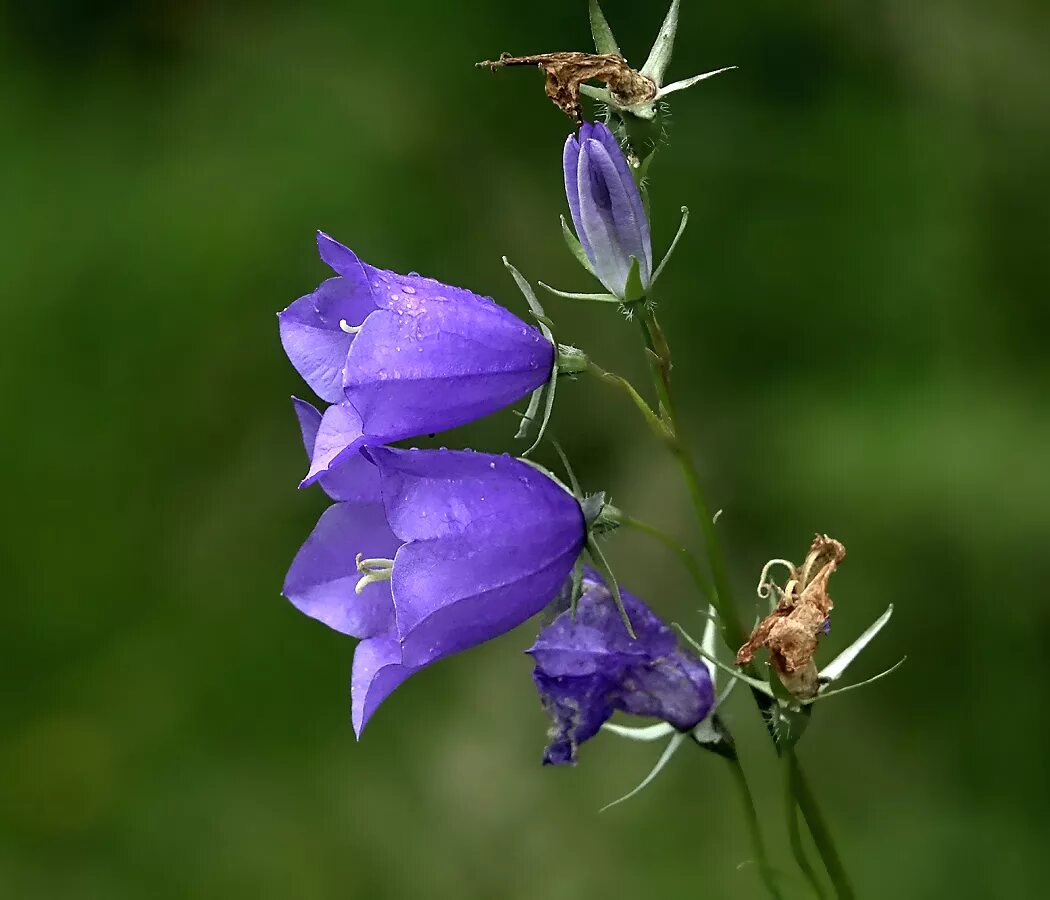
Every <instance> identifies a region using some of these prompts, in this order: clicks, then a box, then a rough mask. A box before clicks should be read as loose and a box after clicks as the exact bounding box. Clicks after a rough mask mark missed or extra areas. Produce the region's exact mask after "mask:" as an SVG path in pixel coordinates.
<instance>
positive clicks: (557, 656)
mask: <svg viewBox="0 0 1050 900" xmlns="http://www.w3.org/2000/svg"><path fill="white" fill-rule="evenodd" d="M583 586H584V592H583V594H582V596H581V597H580V600H579V603H578V605H577V608H576V618H575V620H574V619H573V617H572V615H571V613H570V612H569V611H568V610H566V611H565V612H563V613H562V614H561V615H559V616H558V617H557V618H556V619H555V620H554V621H553V622H552V623H551V624H550V625H548V626H547V627H546V628H544V629H543V631H542V632H541V633H540V635H539V637H538V638H537V640H536V643H535V645H534V646H533V647H532V648H531V649H530V650H529V653H530V654H531V655H532V657H533V659H534V661H535V663H536V668H535V671H534V672H533V681H534V682H535V684H536V688H537V690H538V691H539V693H540V698H541V700H542V701H543V704H544V707H545V708H546V709H547V711H548V713H550V715H551V718H552V719H553V728H552V731H551V743H550V745H549V746H548V749H547V755H546V756H545V758H544V762H548V763H554V764H560V763H571V762H574V761H575V757H576V749H577V747H578V746H579V745H580V744H581V743H582V742H583V741H585V740H587V739H588V738H590V737H593V736H594V734H596V733H597V731H598V728H600V726H601V725H602V723H603V722H605V721H606V720H607V719H608V718H609V717H610V716H611V715H612V713H613V711H614V710H621V711H623V712H627V713H630V714H632V715H639V716H652V717H654V718H658V719H662V720H663V721H665V722H668V723H669V724H671V725H672V726H674V727H675V728H677V729H680V730H687V729H690V728H693V727H695V726H696V724H697V723H699V722H701V721H702V720H703V719H704V718H705V717H706V716H707V715H708V713H709V712H710V711H711V709H712V708H713V706H714V687H713V685H712V683H711V675H710V673H709V671H708V669H707V667H706V666H704V664H703V663H702V662H701V661H700V660H698V659H696V658H694V657H692V656H690V655H688V654H687V653H686V652H685V651H683V650H681V649H680V648H679V647H678V646H677V641H676V639H675V636H674V632H673V631H672V630H671V629H670V628H668V626H667V625H665V624H664V623H663V622H661V621H660V619H659V618H657V616H656V615H655V614H654V613H653V612H652V610H650V609H649V608H648V607H647V606H646V605H645V604H644V603H643V602H642V601H641V600H640V599H639V598H638V597H635V596H634V595H633V594H631V593H630V592H628V591H625V590H622V589H621V595H622V597H623V603H624V607H625V609H626V610H627V614H628V615H629V616H630V619H631V623H632V625H633V627H634V629H635V632H636V634H637V638H636V639H635V640H632V639H631V638H630V637H629V636H628V635H627V633H626V629H625V628H624V626H623V622H622V620H621V619H620V615H619V613H618V611H617V609H616V607H615V605H614V603H613V602H612V598H611V596H610V595H609V591H608V588H606V587H605V585H604V584H602V583H601V582H600V581H599V580H598V579H597V577H596V575H595V573H594V572H593V571H590V570H588V571H587V572H586V573H585V576H584V582H583ZM562 599H563V602H565V597H564V594H563V598H562Z"/></svg>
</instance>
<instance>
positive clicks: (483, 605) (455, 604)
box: [393, 507, 583, 665]
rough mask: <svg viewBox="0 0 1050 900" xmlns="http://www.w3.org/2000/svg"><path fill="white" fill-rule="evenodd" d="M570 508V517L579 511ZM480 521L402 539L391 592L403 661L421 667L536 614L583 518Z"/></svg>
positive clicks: (579, 544) (571, 558) (563, 569)
mask: <svg viewBox="0 0 1050 900" xmlns="http://www.w3.org/2000/svg"><path fill="white" fill-rule="evenodd" d="M578 509H579V507H577V510H576V512H577V515H578ZM568 512H569V514H568V515H563V516H562V517H561V518H560V519H554V520H548V519H544V518H536V519H535V520H533V519H532V518H531V517H530V516H524V517H525V518H528V519H529V521H528V524H527V529H528V530H527V531H526V528H523V527H522V525H523V524H524V523H522V522H521V521H520V520H521V519H522V518H523V511H521V510H518V513H517V515H518V518H519V522H518V523H514V522H505V523H503V528H502V530H500V525H499V524H498V523H495V522H493V523H484V524H482V525H481V526H480V527H479V526H475V527H474V528H472V529H470V530H469V531H467V532H466V533H464V534H461V535H456V536H450V537H444V538H437V539H434V540H428V541H412V542H410V543H408V544H405V545H403V546H402V547H401V549H400V550H398V552H397V556H396V557H395V558H394V575H393V595H394V608H395V616H396V620H397V629H398V634H399V636H400V640H401V646H402V651H403V654H404V660H405V662H406V663H409V664H411V665H424V664H426V663H430V662H433V661H434V660H437V659H441V658H442V657H445V656H449V655H451V654H453V653H457V652H459V651H460V650H465V649H467V648H468V647H473V646H475V645H477V644H481V643H484V642H485V641H487V640H490V639H491V638H494V637H498V636H499V635H501V634H504V633H505V632H507V631H510V630H511V629H512V628H516V627H517V626H518V625H520V624H521V623H522V622H524V621H526V620H527V619H529V618H531V617H532V616H534V615H536V613H538V612H540V611H541V610H542V609H543V608H544V607H545V606H546V605H547V604H548V603H550V601H551V599H552V598H553V597H554V596H555V595H556V594H557V593H558V590H559V589H560V588H561V586H562V585H563V584H564V583H565V579H566V578H567V577H568V575H569V572H570V571H571V570H572V567H573V564H574V563H575V562H576V558H577V557H578V556H579V555H580V551H581V550H582V549H583V523H582V520H580V519H576V520H575V521H574V516H573V515H572V514H571V512H572V511H568Z"/></svg>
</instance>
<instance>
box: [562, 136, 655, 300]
mask: <svg viewBox="0 0 1050 900" xmlns="http://www.w3.org/2000/svg"><path fill="white" fill-rule="evenodd" d="M562 161H563V164H564V169H565V195H566V197H567V198H568V201H569V211H570V213H572V221H573V224H574V225H575V226H576V236H577V237H578V238H579V241H580V244H581V246H582V247H583V252H584V254H586V257H587V259H588V261H589V262H590V264H591V267H592V268H593V270H594V274H595V275H596V276H597V278H598V280H599V281H601V283H602V284H604V285H605V287H606V288H607V289H608V290H609V291H610V292H611V293H612V294H613V295H615V296H616V297H618V298H620V299H621V300H624V299H628V300H635V299H638V298H637V297H628V296H627V287H628V284H627V282H628V275H629V274H630V271H631V266H632V264H633V263H632V260H637V263H638V277H639V278H640V280H641V287H642V290H643V291H645V290H647V289H648V288H649V284H650V281H651V276H652V271H653V250H652V241H651V239H650V236H649V221H648V219H647V218H646V216H645V207H644V206H643V204H642V197H641V194H640V193H639V191H638V186H637V185H636V184H635V181H634V177H633V176H632V174H631V169H630V166H629V165H628V164H627V159H626V158H625V157H624V154H623V150H622V149H621V148H620V145H619V143H618V142H617V140H616V138H615V137H613V135H612V132H610V131H609V129H608V128H606V127H605V125H603V124H601V123H596V124H593V125H592V124H590V123H585V124H584V125H582V126H581V127H580V134H579V137H578V138H577V136H576V135H575V134H570V135H569V138H568V140H566V142H565V152H564V155H563V160H562Z"/></svg>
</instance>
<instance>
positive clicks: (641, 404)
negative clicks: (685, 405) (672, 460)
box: [587, 361, 670, 441]
mask: <svg viewBox="0 0 1050 900" xmlns="http://www.w3.org/2000/svg"><path fill="white" fill-rule="evenodd" d="M587 371H588V372H590V373H591V374H592V375H596V376H597V377H598V378H600V379H601V380H602V381H604V382H605V383H606V384H611V385H612V386H613V387H617V388H619V389H620V390H621V391H623V392H624V393H625V394H626V395H627V396H628V397H629V398H630V400H631V402H632V403H633V404H634V405H635V406H636V407H638V411H639V412H640V413H641V414H642V416H643V417H644V418H645V421H646V423H647V424H648V425H649V427H650V428H651V429H652V431H653V434H655V435H656V436H657V437H658V438H659V439H660V440H662V441H667V440H668V439H669V438H670V434H669V432H668V428H667V424H666V423H665V422H664V420H663V419H661V418H660V417H659V416H658V415H657V414H656V413H655V412H653V409H652V407H651V406H649V404H648V403H646V402H645V398H644V397H643V396H642V395H641V394H639V393H638V391H637V390H636V389H635V386H634V385H633V384H631V382H629V381H628V380H627V379H626V378H624V377H623V376H621V375H617V374H615V373H613V372H606V371H605V369H603V368H602V367H601V366H599V365H598V364H597V363H595V362H593V361H591V362H589V363H588V365H587Z"/></svg>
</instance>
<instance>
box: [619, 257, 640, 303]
mask: <svg viewBox="0 0 1050 900" xmlns="http://www.w3.org/2000/svg"><path fill="white" fill-rule="evenodd" d="M644 296H645V285H643V284H642V270H641V266H640V265H639V264H638V258H637V257H634V256H632V257H631V270H630V271H629V272H628V273H627V284H626V285H625V286H624V289H623V302H624V303H634V302H636V301H638V300H641V299H642V298H643V297H644Z"/></svg>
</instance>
